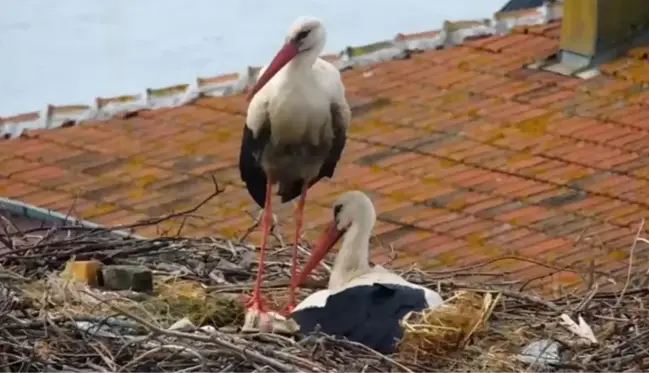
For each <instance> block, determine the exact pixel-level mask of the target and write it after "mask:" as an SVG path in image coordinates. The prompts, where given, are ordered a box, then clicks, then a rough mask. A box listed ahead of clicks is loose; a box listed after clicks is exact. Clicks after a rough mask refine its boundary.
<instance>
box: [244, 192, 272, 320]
mask: <svg viewBox="0 0 649 373" xmlns="http://www.w3.org/2000/svg"><path fill="white" fill-rule="evenodd" d="M272 185H273V184H272V182H271V180H270V179H269V180H268V183H267V184H266V202H265V203H264V215H263V216H262V227H263V228H262V236H261V249H260V253H259V266H258V268H257V281H256V282H255V288H254V289H253V290H252V297H251V298H250V301H249V302H248V304H247V307H248V308H254V309H258V310H259V311H261V312H265V311H266V309H265V305H264V304H262V301H261V278H262V274H263V272H264V259H265V256H266V240H267V238H268V234H269V233H270V221H271V217H272V213H271V210H270V207H271V204H270V200H271V192H272Z"/></svg>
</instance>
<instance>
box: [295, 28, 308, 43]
mask: <svg viewBox="0 0 649 373" xmlns="http://www.w3.org/2000/svg"><path fill="white" fill-rule="evenodd" d="M310 32H311V30H304V31H300V32H298V33H297V35H295V40H296V41H301V40H302V39H304V38H306V37H307V36H309V33H310Z"/></svg>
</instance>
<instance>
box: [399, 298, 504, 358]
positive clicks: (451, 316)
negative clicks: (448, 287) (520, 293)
mask: <svg viewBox="0 0 649 373" xmlns="http://www.w3.org/2000/svg"><path fill="white" fill-rule="evenodd" d="M499 298H500V295H497V296H496V298H495V299H494V298H493V296H492V294H491V293H484V294H479V293H477V292H472V291H458V292H456V293H455V294H454V295H453V296H452V297H450V298H448V299H447V300H446V301H445V302H444V303H443V304H442V305H440V306H437V307H431V308H428V309H426V310H423V311H421V312H410V313H408V314H407V315H406V316H405V317H404V318H403V320H402V321H401V327H402V328H403V331H404V333H403V338H402V339H401V341H399V343H398V346H397V349H398V355H399V357H400V358H402V359H404V360H411V361H413V362H415V363H418V362H421V361H430V360H431V359H433V358H435V357H442V356H448V355H449V354H450V353H452V352H454V351H457V350H459V349H463V348H464V347H465V346H466V345H467V343H469V341H470V340H471V337H472V336H474V334H476V333H479V332H481V331H483V330H484V329H485V327H486V325H487V321H488V320H489V317H490V316H491V313H492V312H493V309H494V307H495V305H496V304H497V302H498V300H499Z"/></svg>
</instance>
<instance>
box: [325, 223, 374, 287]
mask: <svg viewBox="0 0 649 373" xmlns="http://www.w3.org/2000/svg"><path fill="white" fill-rule="evenodd" d="M372 225H373V224H371V223H370V222H369V221H367V220H358V221H356V222H354V223H352V225H351V226H350V227H349V229H348V230H347V233H345V237H344V238H343V243H342V246H341V247H340V251H339V252H338V255H337V256H336V259H335V260H334V265H333V268H332V269H331V277H330V278H329V289H335V288H338V287H340V286H342V285H344V284H345V283H347V282H348V281H349V280H351V279H352V278H354V277H356V276H358V275H360V274H363V273H365V272H367V271H368V270H369V269H370V263H369V241H370V234H371V232H372Z"/></svg>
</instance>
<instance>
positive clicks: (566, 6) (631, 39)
mask: <svg viewBox="0 0 649 373" xmlns="http://www.w3.org/2000/svg"><path fill="white" fill-rule="evenodd" d="M643 44H644V45H649V0H564V2H563V20H562V24H561V44H560V53H559V55H558V56H557V58H558V61H555V62H559V64H560V65H563V66H562V67H558V66H557V68H559V70H564V71H563V72H564V73H565V72H568V71H565V70H566V69H567V70H571V72H570V73H571V74H573V73H577V72H578V71H580V70H584V69H588V68H591V67H594V66H596V65H598V64H601V63H604V62H607V61H610V60H612V59H615V58H617V57H618V56H620V55H623V54H624V53H625V52H627V51H628V50H629V49H631V48H633V47H636V46H638V45H643ZM547 69H548V70H555V68H552V67H550V66H547Z"/></svg>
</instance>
